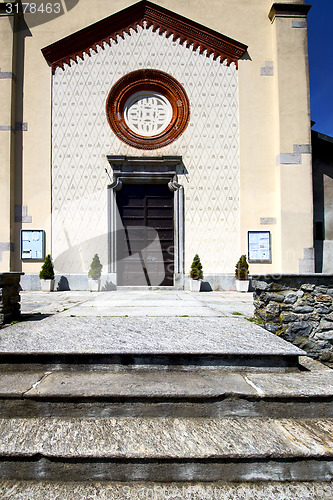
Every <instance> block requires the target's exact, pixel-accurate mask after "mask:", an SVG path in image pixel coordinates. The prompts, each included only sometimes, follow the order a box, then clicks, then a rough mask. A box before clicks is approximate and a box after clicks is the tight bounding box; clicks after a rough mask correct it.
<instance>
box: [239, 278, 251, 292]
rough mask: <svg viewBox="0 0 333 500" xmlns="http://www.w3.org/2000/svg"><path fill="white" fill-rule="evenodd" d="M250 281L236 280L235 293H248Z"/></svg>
mask: <svg viewBox="0 0 333 500" xmlns="http://www.w3.org/2000/svg"><path fill="white" fill-rule="evenodd" d="M249 283H250V280H236V290H237V292H248V291H249Z"/></svg>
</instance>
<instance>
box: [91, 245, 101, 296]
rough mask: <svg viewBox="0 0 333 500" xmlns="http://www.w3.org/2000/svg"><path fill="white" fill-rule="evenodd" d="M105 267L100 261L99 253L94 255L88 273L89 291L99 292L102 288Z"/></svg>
mask: <svg viewBox="0 0 333 500" xmlns="http://www.w3.org/2000/svg"><path fill="white" fill-rule="evenodd" d="M102 268H103V265H102V264H101V261H100V260H99V257H98V255H97V253H96V254H95V255H94V257H93V260H92V261H91V264H90V269H89V272H88V281H89V290H90V291H91V292H99V289H100V286H101V274H102Z"/></svg>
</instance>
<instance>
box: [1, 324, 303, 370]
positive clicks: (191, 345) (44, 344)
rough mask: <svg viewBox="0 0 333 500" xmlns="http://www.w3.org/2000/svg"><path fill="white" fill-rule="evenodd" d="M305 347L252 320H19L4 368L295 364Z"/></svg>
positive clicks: (4, 347)
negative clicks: (21, 321)
mask: <svg viewBox="0 0 333 500" xmlns="http://www.w3.org/2000/svg"><path fill="white" fill-rule="evenodd" d="M304 354H305V352H304V351H302V350H301V349H299V348H297V347H295V346H294V345H292V344H290V343H288V342H286V341H284V340H282V339H280V338H279V337H277V336H275V335H273V334H272V333H270V332H268V331H266V330H264V329H263V328H261V327H259V326H257V325H254V324H252V323H250V322H249V321H247V320H246V319H242V318H239V319H237V321H235V320H233V319H232V318H228V317H214V318H152V317H147V318H136V317H131V318H129V317H126V318H119V317H89V318H87V317H67V316H63V315H61V314H58V315H57V316H56V317H50V318H45V319H41V320H40V321H38V319H37V320H36V321H34V322H29V323H26V322H24V323H18V324H15V325H11V326H10V327H8V328H5V329H3V330H2V332H1V337H0V364H1V365H2V369H3V370H6V369H7V370H13V369H15V365H18V366H20V367H21V369H28V368H29V366H30V367H41V368H47V369H53V368H54V366H55V365H61V366H63V367H64V368H66V367H67V368H71V369H75V367H76V366H78V365H80V366H81V368H80V369H82V368H83V367H86V368H87V369H100V368H104V367H105V368H109V369H111V370H112V369H114V370H120V369H121V368H122V367H125V369H128V367H129V366H130V367H132V368H137V369H139V368H143V369H144V370H147V369H163V368H164V369H168V368H172V369H179V370H188V369H198V368H200V367H203V368H206V367H211V368H218V369H225V370H238V371H239V370H246V371H251V370H253V371H258V370H259V371H260V370H261V371H288V370H297V369H298V368H299V365H298V357H299V356H301V355H304Z"/></svg>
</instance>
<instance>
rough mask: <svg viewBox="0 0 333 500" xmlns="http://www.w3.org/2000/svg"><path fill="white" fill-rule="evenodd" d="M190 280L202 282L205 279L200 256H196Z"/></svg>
mask: <svg viewBox="0 0 333 500" xmlns="http://www.w3.org/2000/svg"><path fill="white" fill-rule="evenodd" d="M190 278H192V279H194V280H202V279H203V271H202V264H201V262H200V257H199V255H198V254H195V256H194V259H193V262H192V264H191V269H190Z"/></svg>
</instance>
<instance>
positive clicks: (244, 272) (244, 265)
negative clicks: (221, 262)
mask: <svg viewBox="0 0 333 500" xmlns="http://www.w3.org/2000/svg"><path fill="white" fill-rule="evenodd" d="M235 276H236V279H238V280H247V278H248V276H249V264H248V262H247V260H246V255H241V257H240V259H239V261H238V262H237V264H236V268H235Z"/></svg>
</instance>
